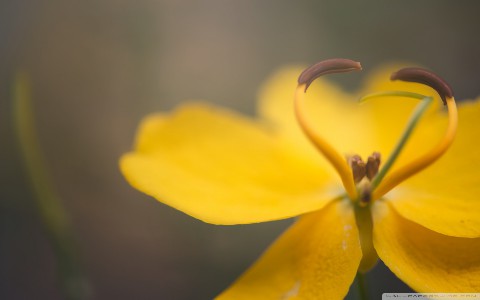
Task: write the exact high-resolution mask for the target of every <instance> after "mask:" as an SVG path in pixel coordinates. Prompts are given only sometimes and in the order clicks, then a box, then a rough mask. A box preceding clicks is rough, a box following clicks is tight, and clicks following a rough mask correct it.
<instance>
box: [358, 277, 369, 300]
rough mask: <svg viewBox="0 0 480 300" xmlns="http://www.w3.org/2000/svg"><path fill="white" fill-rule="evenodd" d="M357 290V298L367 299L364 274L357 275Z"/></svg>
mask: <svg viewBox="0 0 480 300" xmlns="http://www.w3.org/2000/svg"><path fill="white" fill-rule="evenodd" d="M357 289H358V298H359V299H360V300H368V299H369V297H368V290H367V284H366V279H365V274H363V273H360V272H358V273H357Z"/></svg>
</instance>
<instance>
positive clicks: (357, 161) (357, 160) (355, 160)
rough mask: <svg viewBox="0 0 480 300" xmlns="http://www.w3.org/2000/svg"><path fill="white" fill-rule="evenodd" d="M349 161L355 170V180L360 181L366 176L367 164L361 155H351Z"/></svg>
mask: <svg viewBox="0 0 480 300" xmlns="http://www.w3.org/2000/svg"><path fill="white" fill-rule="evenodd" d="M349 161H350V167H351V168H352V172H353V180H354V181H355V183H359V182H360V181H362V179H363V177H365V174H366V172H367V169H366V165H365V163H364V162H363V160H362V158H361V157H360V155H354V156H352V157H350V159H349Z"/></svg>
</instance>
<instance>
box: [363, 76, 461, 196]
mask: <svg viewBox="0 0 480 300" xmlns="http://www.w3.org/2000/svg"><path fill="white" fill-rule="evenodd" d="M392 79H393V80H396V79H398V80H404V81H410V82H417V83H423V84H427V85H429V86H430V87H432V88H434V89H435V90H436V91H437V93H439V95H440V96H441V97H442V99H443V101H444V103H445V104H446V106H447V110H448V125H447V130H446V132H445V135H444V137H443V139H442V140H441V141H440V142H439V143H438V144H437V146H436V147H434V148H433V149H431V150H430V151H429V152H427V153H426V154H424V155H422V156H420V157H419V158H417V159H415V160H414V161H412V162H410V163H409V164H407V165H405V166H403V167H401V168H400V169H398V170H396V171H395V172H393V173H391V174H390V175H387V176H386V177H385V178H384V180H382V182H381V183H380V184H379V185H378V187H377V189H376V190H374V192H373V195H372V197H373V199H378V198H380V197H382V196H383V195H384V194H386V193H387V192H388V191H390V190H391V189H392V188H394V187H395V186H397V185H398V184H400V183H401V182H403V181H404V180H405V179H407V178H409V177H411V176H412V175H414V174H416V173H418V172H420V171H421V170H423V169H425V168H426V167H428V166H429V165H431V164H432V163H433V162H435V161H436V160H437V159H439V158H440V157H441V156H442V155H443V154H444V153H445V152H446V151H447V150H448V148H449V147H450V145H451V144H452V142H453V140H454V138H455V134H456V131H457V125H458V115H457V106H456V104H455V99H454V97H453V92H452V90H451V89H450V87H449V86H448V84H447V83H446V82H445V81H444V80H442V79H441V78H440V77H438V76H437V75H435V74H432V73H430V72H429V71H426V70H423V69H419V68H407V69H402V70H400V71H398V72H397V73H394V74H393V75H392Z"/></svg>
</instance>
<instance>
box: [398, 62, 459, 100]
mask: <svg viewBox="0 0 480 300" xmlns="http://www.w3.org/2000/svg"><path fill="white" fill-rule="evenodd" d="M390 79H391V80H401V81H407V82H416V83H421V84H425V85H428V86H429V87H431V88H433V89H434V90H436V91H437V93H438V94H439V95H440V97H442V101H443V104H444V105H447V98H452V97H453V91H452V88H451V87H450V86H449V85H448V83H447V82H446V81H445V80H443V79H442V78H441V77H440V76H438V75H436V74H434V73H432V72H430V71H428V70H425V69H422V68H404V69H401V70H399V71H397V72H395V73H393V74H392V75H391V76H390Z"/></svg>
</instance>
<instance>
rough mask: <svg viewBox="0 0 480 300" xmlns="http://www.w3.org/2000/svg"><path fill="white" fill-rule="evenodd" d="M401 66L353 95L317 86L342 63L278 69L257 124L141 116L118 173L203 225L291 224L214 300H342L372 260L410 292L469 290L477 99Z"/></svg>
mask: <svg viewBox="0 0 480 300" xmlns="http://www.w3.org/2000/svg"><path fill="white" fill-rule="evenodd" d="M403 67H404V66H400V67H398V66H394V67H392V66H390V67H385V68H382V69H379V70H377V71H375V72H372V73H371V75H370V76H369V77H368V78H369V79H368V80H366V82H365V84H364V86H363V88H361V89H360V90H359V91H358V92H355V93H347V92H344V91H343V90H342V89H341V88H339V87H338V86H337V85H335V84H333V83H332V82H330V81H328V79H325V78H324V77H325V76H322V75H326V74H331V73H345V72H350V71H360V70H361V66H360V64H359V63H357V62H354V61H351V60H347V59H330V60H325V61H322V62H320V63H317V64H314V65H312V66H311V67H309V68H307V69H306V70H304V71H303V72H302V68H298V67H291V68H284V69H281V70H280V71H278V72H277V73H275V74H274V75H273V76H272V77H271V78H270V79H269V80H268V81H267V82H266V83H265V84H264V85H263V87H262V88H261V90H260V92H259V102H258V116H257V117H249V116H244V115H241V114H239V113H236V112H234V111H231V110H228V109H223V108H219V107H215V106H213V105H211V104H207V103H206V102H192V103H188V104H184V105H182V106H180V107H178V108H176V109H175V110H174V111H173V112H170V113H158V114H153V115H150V116H147V117H146V118H145V119H144V120H143V121H142V122H141V125H140V128H139V130H138V134H137V137H136V141H135V146H134V150H133V151H132V152H130V153H127V154H125V155H123V156H122V158H121V160H120V168H121V171H122V173H123V175H124V176H125V178H126V179H127V181H128V182H129V183H130V184H131V185H132V186H133V187H134V188H136V189H138V190H139V191H141V192H143V193H145V194H147V195H150V196H152V197H154V198H156V199H157V200H158V201H160V202H162V203H165V204H167V205H169V206H171V207H173V208H175V209H178V210H180V211H182V212H184V213H186V214H188V215H190V216H192V217H194V218H197V219H200V220H202V221H204V222H207V223H211V224H216V225H235V224H251V223H259V222H268V221H274V220H281V219H287V218H292V217H297V219H296V221H295V222H294V223H293V225H292V226H291V227H290V228H289V229H288V230H287V231H286V232H285V233H284V234H282V235H281V236H280V237H279V238H278V239H277V240H276V241H275V242H274V243H273V245H271V246H270V247H269V248H268V249H267V250H266V251H265V252H264V254H263V255H262V256H261V257H260V258H259V259H258V260H257V262H255V263H254V265H253V266H252V267H251V268H249V269H248V270H247V271H246V272H245V273H244V274H243V275H242V276H241V277H240V278H239V279H238V280H237V281H236V282H234V283H233V284H232V285H231V286H230V287H228V288H227V289H226V290H225V291H223V292H222V293H220V294H219V296H218V299H343V298H344V297H345V296H346V294H347V293H348V291H349V288H350V286H351V284H352V282H353V281H354V280H355V277H357V278H358V280H360V279H361V277H362V276H363V274H364V273H366V272H368V271H370V270H371V269H372V268H373V267H374V266H375V265H376V263H377V261H378V260H379V259H380V260H382V261H383V262H384V263H385V265H386V266H387V267H388V268H389V269H390V270H391V271H392V272H393V273H394V274H395V275H396V276H397V277H398V278H400V279H401V280H402V281H404V282H405V283H406V284H407V285H409V286H410V287H411V288H412V289H413V290H415V291H417V292H424V293H433V292H435V293H453V292H459V293H473V292H477V293H478V292H480V255H479V253H480V201H479V199H478V193H479V192H480V184H479V182H480V169H479V166H480V158H479V156H478V144H477V143H478V140H479V138H480V125H479V123H478V118H479V116H480V103H479V101H478V100H477V101H462V102H460V103H455V100H454V96H453V92H452V89H451V88H450V87H449V85H448V84H447V83H446V82H445V81H444V80H443V79H441V78H440V77H439V76H437V75H435V74H434V73H432V72H430V71H427V70H426V69H423V68H403ZM392 73H393V74H392ZM358 74H361V73H358V72H354V73H352V74H349V75H346V74H342V75H341V76H358ZM320 76H322V77H321V78H319V77H320ZM334 76H340V75H334ZM457 105H458V108H457Z"/></svg>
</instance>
